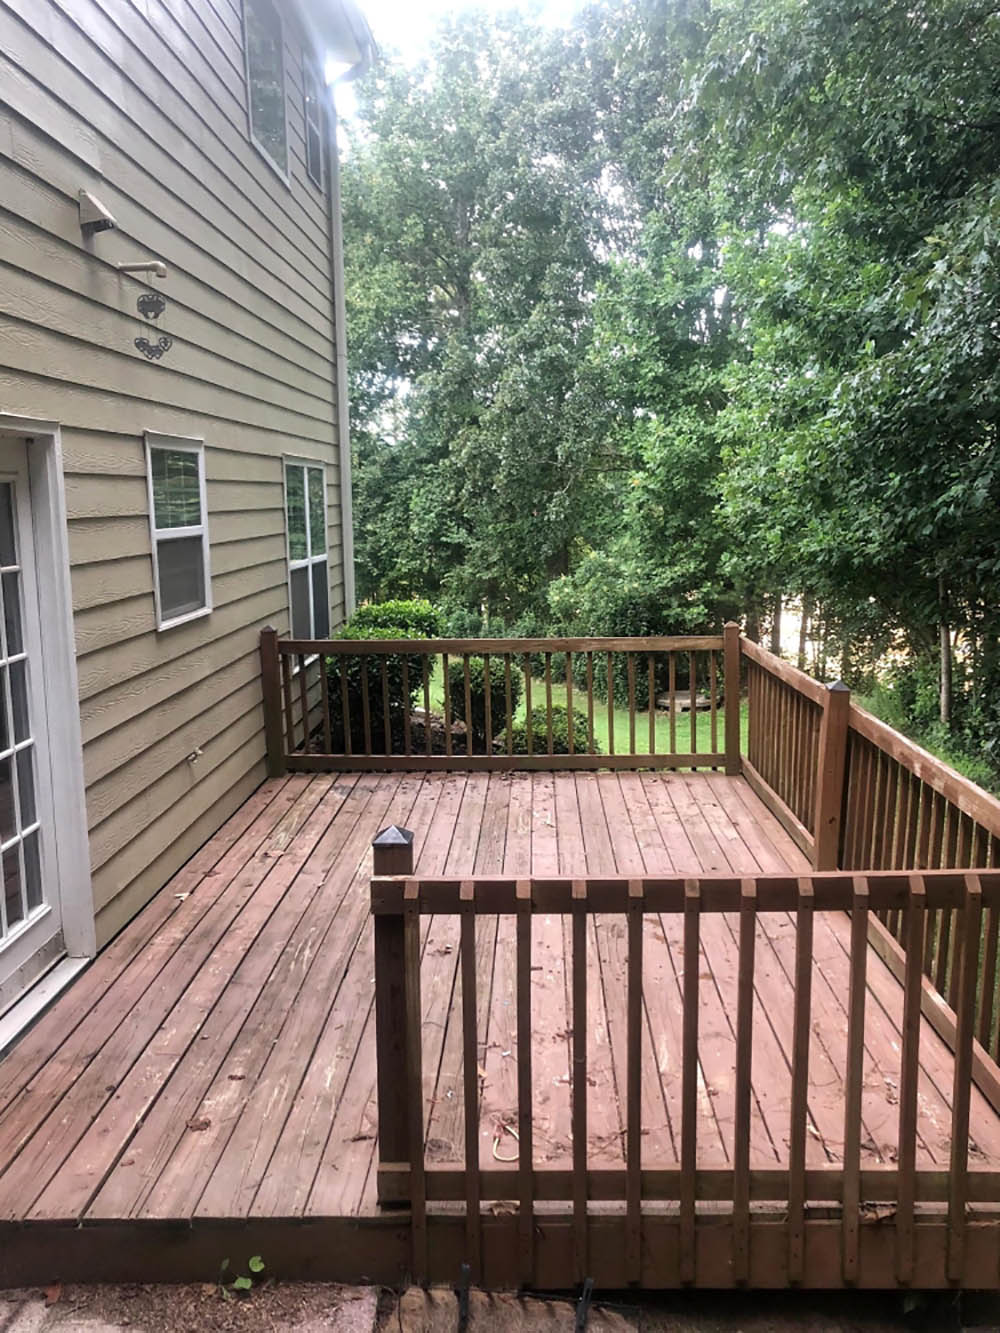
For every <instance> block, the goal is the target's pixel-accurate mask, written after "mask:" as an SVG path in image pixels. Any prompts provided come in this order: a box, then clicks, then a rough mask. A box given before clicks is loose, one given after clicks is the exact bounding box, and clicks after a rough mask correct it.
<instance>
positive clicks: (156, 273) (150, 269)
mask: <svg viewBox="0 0 1000 1333" xmlns="http://www.w3.org/2000/svg"><path fill="white" fill-rule="evenodd" d="M118 272H119V273H147V274H148V275H149V276H150V277H151V278H165V277H166V276H167V266H166V264H164V263H162V262H161V261H160V260H159V259H144V260H143V261H142V262H141V263H138V264H119V265H118Z"/></svg>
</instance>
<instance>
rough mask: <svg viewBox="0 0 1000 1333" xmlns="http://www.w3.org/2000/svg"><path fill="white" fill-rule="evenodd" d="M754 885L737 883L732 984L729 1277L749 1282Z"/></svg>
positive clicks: (744, 881)
mask: <svg viewBox="0 0 1000 1333" xmlns="http://www.w3.org/2000/svg"><path fill="white" fill-rule="evenodd" d="M756 939H757V884H756V881H755V880H752V879H744V880H743V881H742V882H741V883H740V952H739V972H738V977H737V982H736V1107H735V1117H734V1122H733V1277H734V1279H735V1280H736V1281H737V1282H738V1283H746V1282H749V1280H750V1107H751V1098H752V1068H753V984H754V950H755V945H756Z"/></svg>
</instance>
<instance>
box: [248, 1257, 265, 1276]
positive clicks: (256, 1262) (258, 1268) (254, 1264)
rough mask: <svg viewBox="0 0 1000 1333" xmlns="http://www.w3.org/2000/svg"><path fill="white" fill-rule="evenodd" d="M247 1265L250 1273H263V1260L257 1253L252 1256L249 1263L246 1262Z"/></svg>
mask: <svg viewBox="0 0 1000 1333" xmlns="http://www.w3.org/2000/svg"><path fill="white" fill-rule="evenodd" d="M247 1267H248V1268H249V1269H250V1272H251V1273H263V1271H264V1260H263V1259H262V1258H261V1257H260V1255H259V1254H255V1255H254V1256H253V1258H252V1259H251V1260H250V1262H249V1264H247Z"/></svg>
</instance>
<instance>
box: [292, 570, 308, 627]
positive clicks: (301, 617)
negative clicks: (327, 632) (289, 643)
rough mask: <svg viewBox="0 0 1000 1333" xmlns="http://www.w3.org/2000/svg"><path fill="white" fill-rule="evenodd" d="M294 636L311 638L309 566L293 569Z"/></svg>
mask: <svg viewBox="0 0 1000 1333" xmlns="http://www.w3.org/2000/svg"><path fill="white" fill-rule="evenodd" d="M292 638H293V639H311V638H312V625H311V624H310V621H309V567H308V566H307V565H306V566H303V568H302V569H293V570H292Z"/></svg>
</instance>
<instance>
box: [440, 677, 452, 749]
mask: <svg viewBox="0 0 1000 1333" xmlns="http://www.w3.org/2000/svg"><path fill="white" fill-rule="evenodd" d="M441 680H442V685H443V687H444V752H445V754H446V755H447V756H448V757H449V759H450V758H451V673H450V672H449V670H448V654H447V653H442V654H441Z"/></svg>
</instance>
